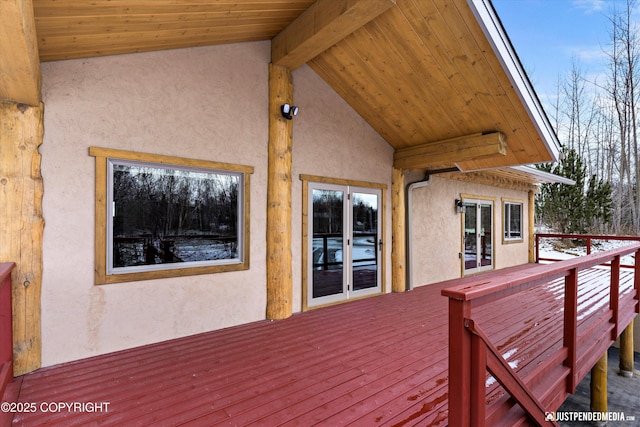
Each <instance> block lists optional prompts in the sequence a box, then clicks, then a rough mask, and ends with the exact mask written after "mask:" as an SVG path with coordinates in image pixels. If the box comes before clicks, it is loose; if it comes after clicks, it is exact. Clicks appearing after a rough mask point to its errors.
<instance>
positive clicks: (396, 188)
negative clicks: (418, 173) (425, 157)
mask: <svg viewBox="0 0 640 427" xmlns="http://www.w3.org/2000/svg"><path fill="white" fill-rule="evenodd" d="M405 210H406V207H405V176H404V171H403V170H402V169H397V168H393V172H392V178H391V289H392V291H393V292H404V291H405V290H406V287H407V284H406V282H407V278H406V262H407V253H406V252H407V251H406V219H405V218H406V216H405Z"/></svg>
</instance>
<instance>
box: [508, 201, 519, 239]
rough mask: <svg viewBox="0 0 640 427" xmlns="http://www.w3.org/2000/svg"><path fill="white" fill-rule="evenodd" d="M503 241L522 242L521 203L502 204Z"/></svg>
mask: <svg viewBox="0 0 640 427" xmlns="http://www.w3.org/2000/svg"><path fill="white" fill-rule="evenodd" d="M504 240H505V241H508V240H511V241H514V240H523V236H522V203H516V202H504Z"/></svg>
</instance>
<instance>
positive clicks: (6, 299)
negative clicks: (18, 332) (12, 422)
mask: <svg viewBox="0 0 640 427" xmlns="http://www.w3.org/2000/svg"><path fill="white" fill-rule="evenodd" d="M14 267H15V264H14V263H4V264H0V397H2V396H3V395H4V390H5V388H6V387H7V384H9V382H11V381H12V380H13V324H12V317H13V312H12V308H11V304H12V303H11V270H13V268H14Z"/></svg>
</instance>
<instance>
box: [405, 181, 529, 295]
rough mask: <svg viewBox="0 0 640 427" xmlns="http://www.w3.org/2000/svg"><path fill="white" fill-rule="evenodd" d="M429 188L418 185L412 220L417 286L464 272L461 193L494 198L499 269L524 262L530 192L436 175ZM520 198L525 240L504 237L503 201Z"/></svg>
mask: <svg viewBox="0 0 640 427" xmlns="http://www.w3.org/2000/svg"><path fill="white" fill-rule="evenodd" d="M430 181H431V182H430V183H429V184H428V185H427V186H424V187H420V188H416V189H414V190H413V191H414V193H413V207H412V212H411V216H412V218H413V221H412V250H411V252H412V260H413V263H412V265H411V267H410V268H411V280H412V283H413V286H414V287H417V286H422V285H428V284H431V283H435V282H439V281H442V280H449V279H454V278H456V277H460V276H461V275H462V261H461V259H460V258H459V256H458V254H459V253H460V252H461V251H462V215H461V214H459V213H456V210H455V208H454V201H455V199H460V198H461V196H462V195H465V196H474V197H478V198H489V199H492V200H493V202H494V213H493V224H494V234H495V236H494V244H495V258H494V263H495V264H494V265H495V268H496V269H500V268H504V267H508V266H512V265H518V264H525V263H527V262H528V260H529V251H528V246H527V242H528V237H527V236H528V235H527V233H528V231H527V230H528V227H529V222H528V215H527V212H528V210H527V209H528V193H527V192H526V191H518V190H512V189H506V188H500V187H493V186H489V185H483V184H476V183H471V182H464V181H459V180H452V179H446V178H442V177H440V176H432V177H431V178H430ZM504 198H507V199H510V200H514V201H518V202H522V204H523V224H522V230H523V232H524V233H525V238H524V239H523V241H521V242H517V243H506V244H504V243H503V241H502V227H503V226H502V201H503V199H504Z"/></svg>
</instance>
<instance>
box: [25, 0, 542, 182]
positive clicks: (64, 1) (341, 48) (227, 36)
mask: <svg viewBox="0 0 640 427" xmlns="http://www.w3.org/2000/svg"><path fill="white" fill-rule="evenodd" d="M354 1H355V0H318V2H319V3H321V2H324V3H325V4H326V5H327V6H326V7H327V8H329V7H332V8H334V7H335V6H336V3H341V4H343V6H342V7H344V8H345V9H346V8H347V6H348V4H349V3H353V2H354ZM313 3H314V1H313V0H246V1H242V0H185V1H176V0H108V1H107V0H56V1H52V0H33V11H34V16H35V24H36V33H37V42H38V50H39V55H40V60H41V61H53V60H61V59H71V58H85V57H94V56H102V55H112V54H123V53H135V52H143V51H151V50H160V49H173V48H185V47H193V46H203V45H214V44H221V43H238V42H246V41H254V40H270V39H273V38H274V37H275V36H276V35H277V34H279V33H280V32H281V31H283V30H284V29H285V28H287V27H288V26H289V25H290V24H291V23H292V22H294V20H296V18H298V17H300V15H302V14H303V13H304V12H305V11H306V10H307V9H308V8H309V7H310V6H311V5H312V4H313ZM395 3H396V4H395V5H394V6H393V7H391V8H389V9H388V10H386V11H385V12H383V13H382V14H381V15H379V16H378V17H377V18H375V19H373V20H372V21H371V22H369V23H368V24H366V25H364V26H363V27H361V28H359V29H357V30H356V31H354V32H353V33H351V34H350V35H348V36H347V37H345V38H344V39H343V40H341V41H338V42H337V43H335V44H333V45H332V46H331V47H330V48H329V49H327V50H325V51H324V52H322V53H320V54H319V55H318V56H316V57H315V58H314V59H312V60H311V61H310V62H308V65H309V66H311V68H312V69H313V70H315V72H317V73H318V74H319V75H320V76H321V77H322V78H323V79H324V80H325V81H326V82H328V84H329V85H330V86H331V87H332V88H333V89H334V90H335V91H336V92H337V93H339V94H340V95H341V96H342V97H343V98H344V99H345V100H346V101H347V102H348V103H349V104H350V105H351V106H352V107H353V108H354V109H355V110H356V111H357V112H358V113H359V114H360V115H361V116H362V117H363V118H364V119H365V120H367V122H368V123H369V124H371V126H373V127H374V128H375V129H376V130H377V131H378V132H379V133H380V135H382V136H383V137H384V138H385V139H386V140H387V141H388V142H389V144H391V145H392V146H393V147H394V148H395V149H397V150H402V149H406V148H409V147H416V146H422V145H425V144H427V147H428V145H431V144H434V145H436V146H438V145H442V146H443V147H445V146H446V145H447V144H448V143H447V141H448V140H452V139H453V140H456V141H457V143H459V142H460V141H461V140H462V141H464V140H465V137H466V136H470V137H476V136H477V135H478V134H489V133H492V134H495V135H497V136H499V138H502V139H504V140H505V141H506V150H504V149H502V150H501V152H496V153H494V155H487V156H485V157H482V158H477V157H473V156H474V155H473V154H472V155H471V158H470V157H469V153H473V152H471V151H469V152H467V153H465V152H463V151H464V146H462V148H460V146H459V145H456V146H455V147H452V146H447V147H446V149H447V150H449V151H451V152H452V154H451V155H450V156H447V155H444V157H443V156H437V159H438V160H437V161H436V163H429V161H428V159H426V160H425V162H423V164H421V166H422V167H426V168H429V169H434V168H445V167H451V166H454V165H457V166H458V167H460V168H461V169H462V170H475V169H486V168H495V167H501V166H509V165H517V164H528V163H537V162H546V161H551V160H553V158H552V155H551V153H550V152H549V150H548V149H547V145H546V144H545V141H544V140H543V138H544V137H543V136H542V135H541V134H540V132H538V129H537V127H536V124H535V123H534V121H533V120H532V118H531V117H530V115H529V113H528V111H527V110H526V108H525V106H524V105H523V102H522V100H521V98H520V97H519V94H518V92H517V91H516V90H514V87H513V85H512V81H511V80H510V78H509V75H508V74H507V73H506V72H505V69H504V68H503V66H502V64H501V62H500V60H499V58H498V57H497V56H496V54H495V52H494V50H493V48H492V46H491V44H490V40H488V39H487V36H486V35H485V33H484V32H483V30H482V28H481V26H480V25H479V23H478V20H477V18H476V16H475V15H474V13H473V11H472V9H471V7H470V6H469V5H468V3H467V1H466V0H396V2H395ZM329 5H331V6H329ZM292 28H293V27H292ZM294 79H295V74H294ZM294 83H295V82H294ZM547 142H548V141H547ZM502 148H504V147H502ZM452 150H453V151H452ZM427 151H429V152H431V151H432V150H427ZM465 155H466V157H465Z"/></svg>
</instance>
